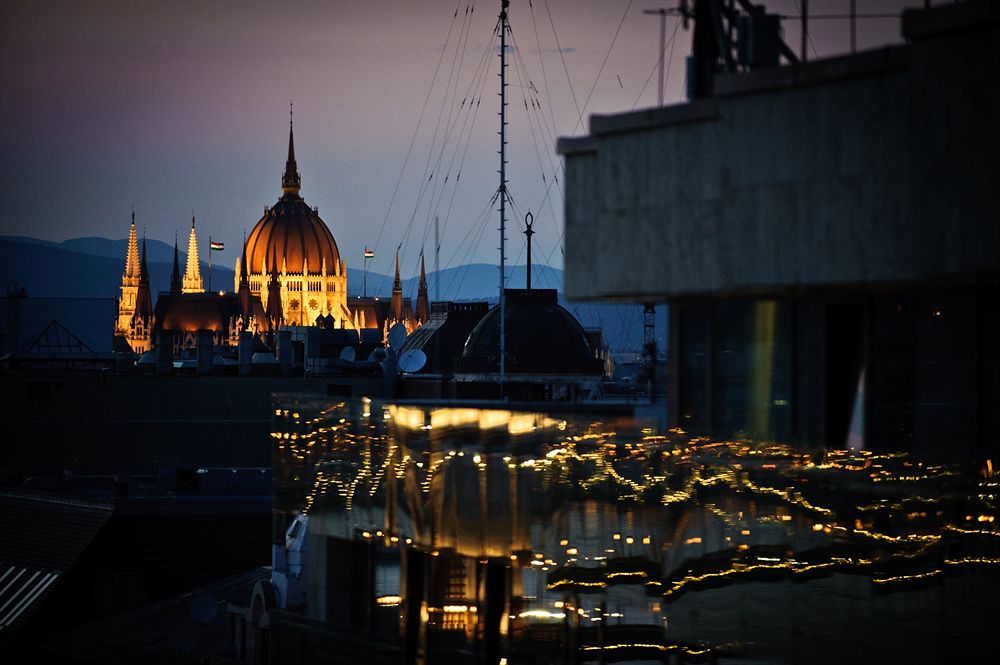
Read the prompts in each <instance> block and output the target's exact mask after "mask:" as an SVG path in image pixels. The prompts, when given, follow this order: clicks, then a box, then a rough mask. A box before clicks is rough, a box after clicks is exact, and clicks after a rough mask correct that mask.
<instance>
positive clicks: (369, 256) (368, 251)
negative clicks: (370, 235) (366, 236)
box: [365, 247, 375, 259]
mask: <svg viewBox="0 0 1000 665" xmlns="http://www.w3.org/2000/svg"><path fill="white" fill-rule="evenodd" d="M365 258H366V259H373V258H375V250H374V249H368V248H367V247H365Z"/></svg>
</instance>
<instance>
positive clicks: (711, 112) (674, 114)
mask: <svg viewBox="0 0 1000 665" xmlns="http://www.w3.org/2000/svg"><path fill="white" fill-rule="evenodd" d="M718 117H719V103H718V101H716V100H715V99H700V100H698V101H696V102H689V103H686V104H674V105H673V106H658V107H654V108H649V109H642V110H640V111H633V112H631V113H615V114H611V115H592V116H590V133H591V134H592V135H594V136H607V135H608V134H622V133H625V132H636V131H641V130H643V129H651V128H653V127H660V126H663V125H682V124H686V123H689V122H703V121H706V120H715V119H716V118H718Z"/></svg>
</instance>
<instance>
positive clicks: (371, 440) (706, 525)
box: [273, 398, 1000, 663]
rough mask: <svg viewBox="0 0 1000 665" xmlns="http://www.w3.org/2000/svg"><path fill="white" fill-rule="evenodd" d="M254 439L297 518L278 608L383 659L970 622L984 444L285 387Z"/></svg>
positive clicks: (834, 641) (961, 627)
mask: <svg viewBox="0 0 1000 665" xmlns="http://www.w3.org/2000/svg"><path fill="white" fill-rule="evenodd" d="M273 436H274V438H275V443H276V451H277V452H276V455H277V457H276V469H275V477H276V479H277V495H276V496H277V499H276V501H277V505H276V522H275V527H276V528H275V535H276V542H277V543H282V542H285V539H284V534H285V531H286V529H287V528H288V526H289V524H291V523H292V520H293V519H294V518H295V517H296V516H297V515H304V516H306V517H307V522H308V533H309V536H308V539H309V544H308V565H307V567H306V571H305V573H304V574H303V576H304V579H305V587H306V592H305V595H304V602H300V603H299V604H298V605H296V604H295V602H294V597H293V596H291V595H290V596H289V602H288V603H287V605H288V609H289V611H294V612H299V613H301V614H304V615H306V616H308V617H309V618H310V619H311V620H314V621H318V622H323V623H324V624H326V625H331V626H335V627H337V628H338V629H342V630H346V631H349V632H351V634H352V635H356V636H360V637H358V639H361V640H371V641H373V642H377V643H379V644H380V645H382V646H386V645H388V646H389V647H391V648H390V652H391V654H392V659H393V660H394V661H397V662H426V663H451V662H454V663H466V662H469V663H472V662H477V663H478V662H485V663H498V662H507V663H576V662H585V661H593V662H633V661H635V662H641V661H647V660H656V661H670V662H679V661H681V660H682V661H684V662H689V661H690V662H709V661H720V660H721V661H727V660H729V659H732V660H733V661H735V662H741V661H746V662H800V661H809V662H842V661H844V660H845V659H850V660H851V661H854V662H891V661H897V660H910V661H912V662H918V661H919V662H923V661H926V660H928V659H935V660H939V661H949V660H958V659H961V658H964V657H967V656H971V655H973V654H977V653H979V652H980V651H981V650H982V649H984V648H987V646H988V645H989V643H990V641H991V640H993V630H992V629H993V627H994V622H995V617H996V606H997V605H996V602H997V600H996V599H997V598H998V593H1000V524H998V523H997V517H998V510H997V500H998V494H1000V487H998V478H997V476H995V475H994V474H993V468H992V462H990V463H989V464H988V465H987V466H986V467H985V468H983V469H976V470H966V469H960V468H958V467H950V466H947V465H940V464H924V463H921V462H920V461H917V460H913V459H910V458H909V457H907V456H902V455H894V454H884V453H871V452H866V451H855V452H850V451H825V452H815V451H811V452H810V451H800V450H795V449H793V448H791V447H789V446H785V445H779V444H767V445H760V444H758V445H751V444H749V443H745V442H736V441H712V440H708V439H704V438H698V437H691V436H687V435H685V433H684V432H682V431H679V430H677V431H671V432H667V433H664V434H658V433H656V432H654V431H653V430H652V429H650V427H649V426H648V425H647V424H645V423H643V422H640V421H637V420H635V419H634V418H632V417H631V416H629V415H628V414H626V413H621V414H614V413H610V414H609V413H598V412H594V413H590V414H588V413H577V414H576V415H570V414H563V413H558V412H552V411H548V412H542V411H537V412H532V411H523V410H515V411H511V410H507V409H501V408H496V407H482V406H476V405H473V404H468V405H464V406H443V405H433V404H426V403H425V404H380V403H375V402H371V401H368V400H363V401H359V402H344V403H336V404H318V403H306V402H300V401H297V400H296V399H295V398H287V399H285V400H284V401H283V402H282V403H281V405H280V406H279V407H278V408H277V409H276V411H275V418H274V431H273ZM275 639H278V640H279V641H280V638H279V637H278V636H275ZM289 639H290V638H289Z"/></svg>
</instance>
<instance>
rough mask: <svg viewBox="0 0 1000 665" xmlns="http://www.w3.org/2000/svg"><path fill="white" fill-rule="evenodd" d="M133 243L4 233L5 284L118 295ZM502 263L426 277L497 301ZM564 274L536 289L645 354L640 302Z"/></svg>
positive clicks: (384, 282) (351, 281) (166, 256)
mask: <svg viewBox="0 0 1000 665" xmlns="http://www.w3.org/2000/svg"><path fill="white" fill-rule="evenodd" d="M127 247H128V240H125V239H123V240H110V239H108V238H73V239H72V240H65V241H63V242H51V241H47V240H39V239H36V238H29V237H22V236H0V280H2V283H3V284H5V285H10V284H11V283H14V282H17V283H18V284H19V285H20V286H22V287H24V288H25V289H26V290H27V293H28V296H29V297H31V296H34V297H68V298H95V297H103V298H114V297H117V295H118V287H119V286H120V285H121V276H122V271H123V270H124V267H125V253H126V250H127ZM146 255H147V258H148V260H149V266H148V268H149V279H150V286H151V287H152V290H153V292H154V293H155V292H158V291H166V290H168V289H169V288H170V273H171V270H172V268H173V257H174V248H173V246H171V245H168V244H167V243H165V242H161V241H159V240H149V239H147V241H146ZM179 260H180V265H181V270H182V271H183V270H184V264H185V262H186V260H187V254H186V253H185V252H180V253H179ZM525 271H526V269H525V266H513V267H512V268H510V271H509V273H508V279H507V286H508V287H514V288H523V287H524V285H525ZM201 272H202V279H203V280H204V283H205V287H206V289H207V288H208V263H207V262H205V261H202V262H201ZM233 277H234V272H233V269H232V268H231V267H227V266H220V265H213V266H212V288H213V289H214V290H220V291H231V290H232V289H233ZM497 278H498V275H497V266H495V265H489V264H485V263H473V264H469V265H465V266H461V267H458V268H447V269H444V270H441V272H440V282H439V283H437V282H436V281H435V274H434V273H433V271H432V272H428V273H427V283H428V293H429V295H430V298H431V300H434V299H435V293H436V290H437V289H439V290H440V295H441V299H442V300H489V301H491V302H496V299H497V286H498V285H497ZM417 281H418V278H417V277H412V278H409V279H405V280H403V294H404V295H405V296H406V297H409V298H415V297H416V294H417ZM347 283H348V290H349V294H350V295H352V296H354V295H361V293H362V289H363V284H364V271H363V270H360V269H357V268H350V267H348V269H347ZM562 284H563V273H562V271H561V270H558V269H556V268H550V267H549V266H544V265H535V266H532V285H533V286H535V287H536V288H550V289H551V288H554V289H557V290H559V291H560V302H562V304H563V305H564V306H565V307H567V308H568V309H569V310H570V311H571V312H573V314H574V315H575V316H576V317H577V318H578V319H579V320H580V322H581V323H582V324H583V325H584V326H585V327H588V328H593V327H600V328H601V329H602V330H603V331H604V336H605V339H607V340H608V343H609V345H610V346H611V348H612V349H613V350H615V351H623V350H627V349H638V348H639V347H641V345H642V335H643V330H642V308H641V306H639V305H610V304H600V305H594V304H589V303H588V304H577V303H568V302H565V301H564V299H563V298H562V296H561V292H562ZM391 292H392V277H391V276H389V275H383V274H380V273H374V272H369V273H368V277H367V293H368V295H370V296H372V295H374V296H379V297H389V296H390V295H391Z"/></svg>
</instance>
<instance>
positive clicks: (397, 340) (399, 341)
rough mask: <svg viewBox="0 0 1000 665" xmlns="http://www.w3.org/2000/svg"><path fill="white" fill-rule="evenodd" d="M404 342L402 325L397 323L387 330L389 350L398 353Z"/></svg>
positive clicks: (404, 334) (403, 326) (404, 336)
mask: <svg viewBox="0 0 1000 665" xmlns="http://www.w3.org/2000/svg"><path fill="white" fill-rule="evenodd" d="M405 340H406V325H405V324H403V323H397V324H396V325H394V326H393V327H391V328H389V348H390V349H392V350H393V351H399V347H401V346H403V342H404V341H405Z"/></svg>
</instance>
